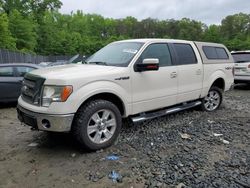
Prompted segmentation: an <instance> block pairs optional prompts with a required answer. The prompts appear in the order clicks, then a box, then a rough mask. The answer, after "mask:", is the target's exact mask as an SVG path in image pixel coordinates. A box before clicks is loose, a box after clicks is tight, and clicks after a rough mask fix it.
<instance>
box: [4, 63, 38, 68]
mask: <svg viewBox="0 0 250 188" xmlns="http://www.w3.org/2000/svg"><path fill="white" fill-rule="evenodd" d="M3 66H27V67H34V68H41V66H39V65H37V64H33V63H3V64H1V63H0V67H3Z"/></svg>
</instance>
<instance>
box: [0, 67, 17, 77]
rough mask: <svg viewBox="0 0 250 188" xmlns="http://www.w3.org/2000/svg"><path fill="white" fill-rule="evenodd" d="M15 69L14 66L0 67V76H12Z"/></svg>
mask: <svg viewBox="0 0 250 188" xmlns="http://www.w3.org/2000/svg"><path fill="white" fill-rule="evenodd" d="M12 76H14V71H13V68H12V67H0V77H12Z"/></svg>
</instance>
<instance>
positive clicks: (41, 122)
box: [17, 105, 74, 132]
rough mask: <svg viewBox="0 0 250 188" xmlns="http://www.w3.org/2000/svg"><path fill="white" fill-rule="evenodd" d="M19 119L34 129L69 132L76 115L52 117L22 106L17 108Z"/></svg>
mask: <svg viewBox="0 0 250 188" xmlns="http://www.w3.org/2000/svg"><path fill="white" fill-rule="evenodd" d="M17 114H18V119H19V120H20V121H21V122H23V123H24V124H26V125H29V126H31V127H32V129H36V130H43V131H53V132H69V131H70V130H71V125H72V122H73V118H74V114H63V115H61V114H60V115H50V114H43V113H37V112H32V111H29V110H26V109H25V108H23V107H21V106H20V105H18V106H17Z"/></svg>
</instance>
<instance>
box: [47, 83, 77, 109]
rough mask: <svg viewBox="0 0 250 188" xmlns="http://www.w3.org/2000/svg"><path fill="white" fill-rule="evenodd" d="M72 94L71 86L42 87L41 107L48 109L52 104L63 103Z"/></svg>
mask: <svg viewBox="0 0 250 188" xmlns="http://www.w3.org/2000/svg"><path fill="white" fill-rule="evenodd" d="M72 92H73V87H72V86H44V88H43V97H42V106H46V107H48V106H49V105H50V104H51V103H52V102H64V101H66V100H67V99H68V97H69V96H70V95H71V93H72Z"/></svg>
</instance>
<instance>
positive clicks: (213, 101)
mask: <svg viewBox="0 0 250 188" xmlns="http://www.w3.org/2000/svg"><path fill="white" fill-rule="evenodd" d="M221 102H222V90H221V89H220V88H218V87H215V86H212V87H211V88H210V90H209V92H208V94H207V96H206V97H204V98H203V99H202V104H201V108H202V110H204V111H208V112H212V111H215V110H217V109H218V108H219V107H220V105H221Z"/></svg>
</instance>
